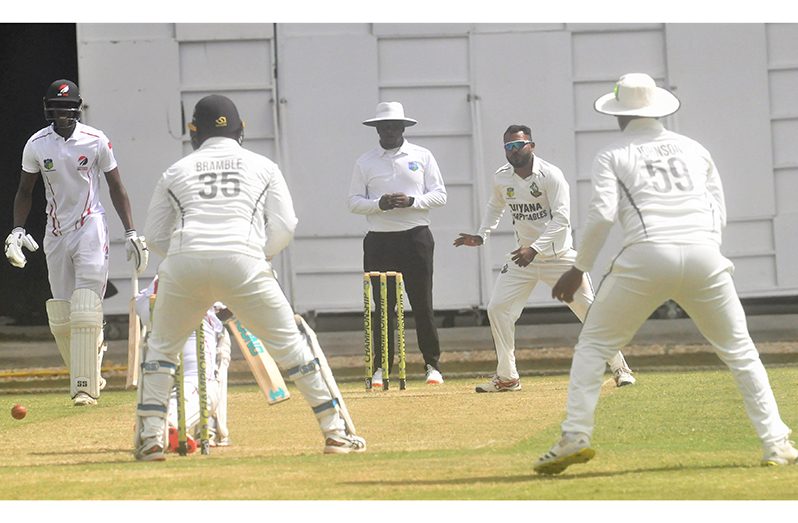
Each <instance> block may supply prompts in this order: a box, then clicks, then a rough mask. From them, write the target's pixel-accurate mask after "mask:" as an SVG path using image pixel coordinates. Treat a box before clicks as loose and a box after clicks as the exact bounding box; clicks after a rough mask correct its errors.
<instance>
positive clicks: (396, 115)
mask: <svg viewBox="0 0 798 523" xmlns="http://www.w3.org/2000/svg"><path fill="white" fill-rule="evenodd" d="M376 113H377V116H375V117H374V118H369V119H368V120H365V121H364V122H363V125H368V126H369V127H376V126H377V123H379V122H386V121H400V122H404V123H405V127H410V126H411V125H416V124H417V123H418V122H417V121H415V120H413V119H412V118H405V108H404V107H402V104H400V103H399V102H380V103H378V104H377V111H376Z"/></svg>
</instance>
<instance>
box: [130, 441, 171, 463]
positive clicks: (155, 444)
mask: <svg viewBox="0 0 798 523" xmlns="http://www.w3.org/2000/svg"><path fill="white" fill-rule="evenodd" d="M135 456H136V459H137V460H138V461H165V460H166V455H165V454H164V450H163V445H162V444H161V442H160V441H158V438H154V437H153V438H147V439H145V440H144V441H143V442H142V443H141V446H139V448H137V449H136V453H135Z"/></svg>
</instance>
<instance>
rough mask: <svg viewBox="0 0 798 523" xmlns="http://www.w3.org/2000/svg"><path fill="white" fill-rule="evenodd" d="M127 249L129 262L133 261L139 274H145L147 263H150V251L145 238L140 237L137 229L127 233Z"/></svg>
mask: <svg viewBox="0 0 798 523" xmlns="http://www.w3.org/2000/svg"><path fill="white" fill-rule="evenodd" d="M125 248H126V249H127V261H130V260H133V264H134V265H135V267H136V272H137V273H139V274H141V273H142V272H144V269H146V268H147V262H149V261H150V251H149V249H147V242H146V241H144V236H139V235H138V234H137V233H136V229H130V230H129V231H125Z"/></svg>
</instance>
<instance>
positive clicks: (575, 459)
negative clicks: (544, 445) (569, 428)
mask: <svg viewBox="0 0 798 523" xmlns="http://www.w3.org/2000/svg"><path fill="white" fill-rule="evenodd" d="M595 455H596V451H595V450H593V449H591V448H590V437H589V436H588V435H587V434H584V433H581V432H565V433H563V435H562V438H561V439H560V441H558V442H557V443H555V444H554V446H553V447H552V448H550V449H549V451H548V452H547V453H545V454H543V455H542V456H540V457H539V458H538V460H537V462H536V463H535V466H534V467H533V469H534V470H535V472H537V473H538V474H559V473H560V472H562V471H563V470H565V469H566V468H568V467H569V466H571V465H576V464H577V463H587V462H588V461H590V460H591V459H593V456H595Z"/></svg>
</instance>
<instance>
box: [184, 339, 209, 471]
mask: <svg viewBox="0 0 798 523" xmlns="http://www.w3.org/2000/svg"><path fill="white" fill-rule="evenodd" d="M196 340H197V344H196V346H197V390H198V391H199V415H200V418H199V426H200V445H199V446H200V453H201V454H205V455H207V454H210V447H211V444H210V430H209V426H208V416H209V413H208V382H207V381H206V380H207V379H208V377H207V368H206V367H207V365H206V362H205V329H204V328H203V326H202V324H200V326H199V328H198V329H197V330H196ZM179 358H180V359H179V360H178V364H177V377H176V381H177V452H178V454H180V455H181V456H185V455H187V454H188V438H187V437H186V394H185V388H184V385H185V375H184V371H185V366H184V364H183V354H182V353H181V354H180V356H179Z"/></svg>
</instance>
